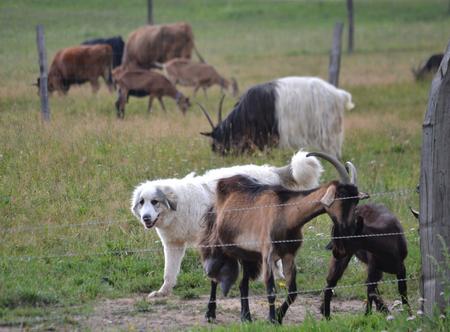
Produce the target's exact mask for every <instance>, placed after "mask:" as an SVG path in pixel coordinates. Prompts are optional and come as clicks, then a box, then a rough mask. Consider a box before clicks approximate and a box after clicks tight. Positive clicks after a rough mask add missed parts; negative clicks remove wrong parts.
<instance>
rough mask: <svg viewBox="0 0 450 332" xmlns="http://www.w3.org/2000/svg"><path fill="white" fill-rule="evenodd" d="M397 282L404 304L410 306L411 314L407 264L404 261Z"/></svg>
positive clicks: (409, 311)
mask: <svg viewBox="0 0 450 332" xmlns="http://www.w3.org/2000/svg"><path fill="white" fill-rule="evenodd" d="M397 279H398V280H397V284H398V292H399V293H400V296H401V298H402V304H403V305H406V306H407V307H408V313H409V314H410V315H411V307H410V306H409V303H408V290H407V286H406V280H405V279H406V268H405V264H404V263H403V262H402V263H401V265H400V268H399V271H398V273H397Z"/></svg>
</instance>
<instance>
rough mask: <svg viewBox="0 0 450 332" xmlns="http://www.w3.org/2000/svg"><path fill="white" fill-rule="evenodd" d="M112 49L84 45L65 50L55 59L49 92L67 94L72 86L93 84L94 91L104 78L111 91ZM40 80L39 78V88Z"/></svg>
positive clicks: (107, 46) (103, 46) (50, 73)
mask: <svg viewBox="0 0 450 332" xmlns="http://www.w3.org/2000/svg"><path fill="white" fill-rule="evenodd" d="M111 66H112V48H111V46H109V45H82V46H74V47H68V48H64V49H62V50H60V51H58V52H57V53H56V54H55V57H54V58H53V61H52V64H51V66H50V70H49V73H48V91H49V92H50V93H52V92H53V91H58V92H59V93H62V94H67V91H69V88H70V86H71V85H72V84H82V83H85V82H89V83H91V86H92V91H93V92H94V93H95V92H97V91H98V89H99V83H98V78H99V77H103V79H104V80H105V82H106V84H107V85H108V88H109V90H110V91H112V89H113V84H112V78H111ZM39 84H40V80H39V78H38V82H37V86H38V87H39Z"/></svg>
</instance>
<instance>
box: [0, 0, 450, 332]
mask: <svg viewBox="0 0 450 332" xmlns="http://www.w3.org/2000/svg"><path fill="white" fill-rule="evenodd" d="M154 2H155V18H156V21H157V22H173V21H177V20H187V21H189V22H190V23H192V25H193V28H194V34H195V36H196V41H197V44H198V46H199V48H200V50H201V51H202V53H203V54H204V55H205V57H206V59H207V60H208V62H210V63H212V64H214V65H216V66H217V67H218V68H219V70H220V71H221V72H224V73H225V74H226V75H234V76H236V77H237V79H238V81H239V83H240V85H241V88H242V89H244V88H246V87H248V86H250V85H252V84H255V83H258V82H261V81H264V80H269V79H272V78H274V77H280V76H284V75H317V76H321V77H323V78H326V76H327V65H328V50H329V45H330V43H331V31H332V26H333V24H334V22H335V21H337V20H345V6H344V3H343V2H340V1H332V0H330V1H276V2H274V1H234V0H233V1H231V0H229V1H225V0H223V1H222V0H221V1H200V0H196V1H189V2H179V1H154ZM143 6H144V2H143V1H127V2H123V1H101V0H96V1H75V2H74V1H21V2H16V1H9V0H5V1H2V2H1V3H0V40H1V41H2V47H1V48H0V62H1V65H0V82H2V83H0V142H1V144H0V216H1V218H0V227H1V228H0V229H1V234H2V235H1V242H0V253H1V257H0V321H8V320H14V319H15V318H17V317H19V316H23V315H25V316H35V315H44V316H45V315H48V313H49V312H51V311H54V310H57V308H59V307H61V306H62V307H65V306H72V305H83V306H84V305H88V304H90V303H92V301H95V300H97V299H99V298H105V297H108V298H114V297H121V296H126V295H129V294H133V293H145V292H149V291H151V290H154V289H155V288H157V287H159V286H160V284H161V282H162V274H163V271H162V269H163V264H164V258H163V253H162V247H161V244H160V243H159V239H158V237H157V236H156V234H155V232H154V231H147V232H146V231H144V230H143V229H142V227H141V226H140V225H139V223H138V222H137V221H136V220H134V219H133V218H132V216H131V214H130V212H129V199H130V195H131V192H132V190H133V187H134V186H135V185H136V184H138V183H139V182H141V181H143V180H146V179H156V178H166V177H181V176H184V175H185V174H187V173H189V172H191V171H195V172H197V173H202V172H203V171H205V170H207V169H211V168H215V167H222V166H227V165H235V164H244V163H256V164H263V163H271V164H275V165H283V164H285V163H286V162H287V161H288V160H289V158H290V156H291V154H292V153H293V151H286V150H285V151H280V150H272V151H268V152H263V153H262V152H256V153H255V154H252V155H245V156H240V157H226V158H222V157H220V156H217V155H214V154H212V152H211V151H210V147H209V144H208V142H207V141H206V140H205V139H204V138H202V137H200V135H199V134H198V132H199V131H202V130H207V129H208V124H207V122H206V121H205V119H204V118H203V116H202V115H201V114H200V112H199V110H198V109H196V108H195V107H194V108H193V109H192V110H190V111H189V113H188V114H187V115H186V116H185V117H183V116H182V115H181V113H180V112H179V111H178V110H177V109H176V107H175V104H174V103H173V102H171V101H168V102H167V105H168V106H169V112H168V113H167V114H165V113H163V112H162V111H161V110H160V109H159V108H158V107H155V109H154V111H153V113H152V114H146V111H145V110H146V102H147V101H146V100H135V99H130V102H129V103H128V105H127V107H126V115H125V120H124V121H118V120H117V119H116V118H115V113H114V100H115V96H113V95H111V94H108V93H107V92H106V89H102V90H101V91H100V92H99V93H98V94H97V95H92V94H91V92H90V89H89V88H88V87H80V88H74V89H71V91H70V92H69V95H68V96H66V97H59V96H53V97H52V98H51V104H50V105H51V117H52V119H51V122H50V123H49V124H43V123H42V122H41V121H40V115H39V100H38V97H37V95H36V91H35V90H34V87H31V86H30V83H32V82H33V81H34V80H35V78H36V76H37V72H38V67H37V60H36V58H37V57H36V50H35V49H36V46H35V30H34V26H35V24H37V23H42V24H44V26H45V32H46V41H47V48H48V51H47V52H48V57H49V60H50V59H51V58H52V56H53V54H54V53H55V52H56V50H58V49H60V48H63V47H66V46H69V45H74V44H78V43H80V42H81V41H83V40H84V39H87V38H91V37H97V36H110V35H117V34H121V35H123V36H124V37H126V36H127V34H128V33H129V32H131V31H132V30H133V29H135V28H136V27H137V26H139V25H140V24H143V23H144V22H145V15H144V14H145V10H144V9H145V8H143ZM446 6H447V2H446V1H443V0H433V1H419V0H416V1H406V0H400V1H395V2H391V1H375V0H371V1H355V8H356V43H355V46H356V52H355V54H354V55H352V56H347V55H345V54H344V55H343V60H342V68H341V80H340V81H341V83H342V86H343V87H344V88H346V89H347V90H349V91H350V92H351V93H352V95H353V98H354V101H355V103H356V105H357V107H356V109H355V110H352V111H351V112H348V113H347V114H346V115H345V131H346V138H345V143H344V159H345V160H352V161H353V162H354V163H355V164H356V165H357V167H358V169H359V174H360V175H359V177H360V179H361V180H360V183H361V185H360V186H361V189H362V190H364V191H368V192H370V193H380V192H390V191H397V190H399V189H407V190H409V191H408V192H406V193H405V194H397V195H387V194H386V195H374V196H373V198H372V201H376V202H383V203H385V204H386V205H387V206H388V207H389V208H390V209H392V210H393V212H394V213H395V214H397V215H398V216H399V218H400V219H401V220H402V223H403V225H404V228H405V230H407V231H408V233H407V237H408V240H409V256H408V258H407V263H406V265H407V269H408V276H409V277H418V276H419V275H420V252H419V246H418V236H417V232H416V229H417V224H416V221H415V220H414V219H413V218H412V217H411V216H410V214H409V211H408V205H413V206H417V201H418V197H417V195H416V194H415V193H414V188H415V186H416V185H417V183H418V178H419V158H420V145H421V122H422V117H423V114H424V111H425V108H426V103H427V97H428V89H429V85H428V83H426V82H425V83H421V84H418V83H416V82H413V80H412V75H411V73H410V67H411V66H412V65H415V64H417V63H418V62H420V60H422V59H423V58H424V57H425V56H426V55H427V54H430V53H432V52H437V51H441V50H443V49H444V47H445V45H446V43H447V38H448V36H447V34H446V32H447V31H449V28H450V20H449V17H448V16H446V15H445V13H444V11H445V9H446ZM185 92H186V93H188V94H191V91H190V90H189V89H187V90H185ZM218 99H219V91H218V89H212V90H211V91H210V93H209V99H205V98H203V97H199V98H198V100H199V101H201V102H202V103H204V104H205V105H206V106H207V107H208V108H209V109H212V110H214V109H215V108H216V106H217V101H218ZM233 103H234V101H233V100H231V98H227V99H226V101H225V109H230V108H231V107H232V105H233ZM334 177H335V174H334V173H333V170H332V169H331V168H329V167H327V172H326V175H325V179H331V178H334ZM95 222H97V223H95ZM105 222H110V223H105ZM79 224H82V225H84V226H82V227H80V226H78V225H79ZM75 225H77V226H75ZM308 226H309V227H307V229H305V233H306V234H305V236H306V237H308V236H316V235H317V234H325V235H326V234H329V221H328V220H327V219H326V218H319V220H317V221H314V222H312V223H311V224H310V225H308ZM326 242H327V240H326V239H321V240H320V239H319V240H317V241H309V242H308V241H307V242H305V243H304V246H303V248H302V249H301V252H300V254H299V256H298V258H297V265H298V267H299V270H300V273H299V275H298V283H299V288H300V289H310V288H314V289H316V288H317V289H319V288H321V287H322V286H323V284H324V281H325V274H326V266H327V261H328V259H329V253H328V252H326V251H324V250H323V248H324V246H325V244H326ZM143 248H152V251H149V252H146V253H136V252H133V249H143ZM72 255H74V256H73V257H72ZM363 280H365V271H364V268H363V267H362V266H361V265H360V264H359V263H356V262H354V263H352V264H351V265H350V267H349V271H348V272H347V273H346V275H345V276H344V278H343V280H342V282H341V283H342V284H352V283H355V284H356V283H361V282H363ZM207 289H208V282H207V280H206V278H205V277H204V275H203V272H202V269H201V266H200V264H199V257H198V254H197V252H196V251H195V250H189V251H188V254H187V257H186V259H185V260H184V261H183V264H182V272H181V274H180V278H179V283H178V285H177V287H176V288H175V294H176V295H178V296H184V295H186V294H191V293H192V292H193V293H194V295H195V294H205V293H206V292H207ZM382 289H383V291H384V294H385V296H386V297H387V298H388V299H393V298H395V297H396V290H395V285H384V286H383V287H382ZM233 292H234V293H233V294H237V291H236V289H234V290H233ZM253 292H256V293H258V292H260V293H263V289H262V287H261V285H258V284H256V285H255V286H254V289H253ZM364 292H365V290H364V288H363V287H358V288H355V289H351V290H349V291H342V292H339V296H343V297H347V298H353V297H356V298H363V297H364ZM418 292H419V290H418V282H417V281H414V282H411V283H410V295H411V298H412V301H413V302H414V301H415V300H416V299H417V297H418ZM414 303H416V302H414ZM359 319H360V318H349V320H350V322H351V321H354V320H359ZM343 320H345V321H347V322H348V319H347V318H343ZM361 321H362V319H361ZM370 322H371V320H369V321H368V323H367V324H370ZM307 324H316V323H314V321H313V320H312V319H309V320H307ZM317 324H319V323H317ZM361 324H362V323H361ZM364 324H366V323H364ZM305 326H310V325H305ZM327 326H328V325H327V323H326V322H322V323H320V329H327V328H328V327H327ZM330 326H333V325H330ZM355 326H356V325H355ZM357 326H359V325H357ZM378 326H384V325H377V327H378Z"/></svg>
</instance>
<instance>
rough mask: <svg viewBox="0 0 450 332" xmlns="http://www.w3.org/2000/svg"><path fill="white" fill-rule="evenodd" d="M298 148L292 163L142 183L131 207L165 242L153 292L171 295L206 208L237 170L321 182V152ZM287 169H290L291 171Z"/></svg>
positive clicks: (272, 180)
mask: <svg viewBox="0 0 450 332" xmlns="http://www.w3.org/2000/svg"><path fill="white" fill-rule="evenodd" d="M306 154H307V152H304V151H299V152H297V153H296V154H295V155H294V156H293V157H292V160H291V163H290V165H289V166H285V167H274V166H270V165H263V166H258V165H242V166H233V167H228V168H219V169H214V170H210V171H208V172H206V173H205V174H204V175H201V176H196V175H195V174H194V173H190V174H188V175H187V176H186V177H184V178H182V179H160V180H154V181H147V182H144V183H141V184H140V185H138V186H137V187H136V188H135V190H134V192H133V197H132V200H131V211H132V213H133V214H134V215H135V216H136V217H137V218H138V219H139V220H140V222H141V223H142V224H143V225H144V227H146V228H152V227H153V226H155V228H156V232H157V233H158V235H159V237H160V238H161V241H162V243H163V246H164V257H165V263H164V283H163V285H162V286H161V288H160V289H159V290H158V291H154V292H152V293H150V294H149V297H154V296H166V295H169V294H170V293H171V291H172V288H173V287H174V286H175V284H176V280H177V276H178V273H179V271H180V265H181V260H182V259H183V256H184V253H185V250H186V246H187V245H192V244H196V243H197V240H198V236H199V234H200V233H201V232H202V223H203V218H204V216H205V214H206V213H207V212H208V210H209V209H210V208H211V207H212V205H213V204H214V202H215V190H216V184H217V181H218V180H219V179H221V178H225V177H230V176H233V175H236V174H243V175H248V176H251V177H253V178H255V179H256V180H258V181H260V182H262V183H264V184H272V185H277V184H281V185H284V186H286V187H289V188H291V189H293V190H302V189H311V188H313V187H315V186H317V185H318V182H319V178H320V175H321V173H322V171H323V169H322V165H321V164H320V162H319V161H318V160H317V159H316V158H315V157H306ZM286 173H289V174H288V175H289V176H288V177H286Z"/></svg>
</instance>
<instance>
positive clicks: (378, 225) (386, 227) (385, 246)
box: [321, 204, 409, 318]
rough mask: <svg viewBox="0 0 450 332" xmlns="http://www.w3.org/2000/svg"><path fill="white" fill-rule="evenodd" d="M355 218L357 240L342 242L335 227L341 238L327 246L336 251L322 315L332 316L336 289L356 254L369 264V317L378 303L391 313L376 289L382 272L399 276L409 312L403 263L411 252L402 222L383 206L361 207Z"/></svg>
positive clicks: (399, 283) (400, 288) (403, 299)
mask: <svg viewBox="0 0 450 332" xmlns="http://www.w3.org/2000/svg"><path fill="white" fill-rule="evenodd" d="M355 219H356V232H355V234H356V235H357V236H356V237H350V238H345V239H339V237H340V236H342V234H341V233H340V232H339V230H338V229H337V228H336V227H333V237H337V238H338V239H333V240H332V242H330V243H329V244H328V246H327V249H332V250H333V257H332V258H331V262H330V268H329V270H328V277H327V287H326V288H325V289H324V298H323V303H322V305H321V312H322V314H323V315H324V316H325V317H326V318H329V317H330V302H331V297H332V294H333V288H334V287H335V286H336V284H337V283H338V281H339V279H341V277H342V275H343V273H344V271H345V269H346V268H347V265H348V263H349V262H350V259H351V258H352V257H353V255H355V256H356V257H358V259H359V260H360V261H362V262H363V263H365V264H366V265H367V283H368V285H367V307H366V314H368V313H370V312H371V310H372V302H375V304H376V307H377V310H378V311H382V312H389V310H388V309H387V307H386V305H385V304H384V302H383V300H382V298H381V296H380V293H379V291H378V286H377V283H378V282H379V281H380V280H381V278H382V276H383V272H386V273H391V274H395V275H396V276H397V279H398V291H399V293H400V295H401V299H402V303H403V304H405V305H407V306H408V309H409V304H408V297H407V286H406V280H405V279H406V268H405V264H404V261H405V258H406V256H407V254H408V249H407V244H406V238H405V236H404V234H403V227H402V225H401V224H400V221H399V220H398V219H397V218H396V217H395V216H394V215H393V214H392V213H391V212H390V211H389V210H388V209H387V208H386V207H385V206H384V205H381V204H365V205H360V206H358V207H357V208H356V210H355ZM384 234H386V235H384ZM389 234H392V235H389ZM358 235H362V236H361V237H358Z"/></svg>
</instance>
